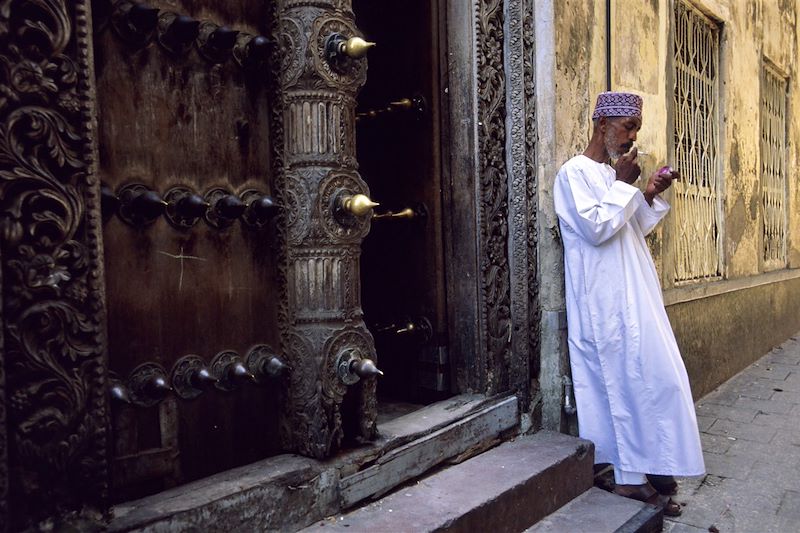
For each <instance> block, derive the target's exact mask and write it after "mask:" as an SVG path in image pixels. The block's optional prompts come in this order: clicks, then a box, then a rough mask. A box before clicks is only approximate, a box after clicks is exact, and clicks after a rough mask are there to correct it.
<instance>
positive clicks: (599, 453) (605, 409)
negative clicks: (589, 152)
mask: <svg viewBox="0 0 800 533" xmlns="http://www.w3.org/2000/svg"><path fill="white" fill-rule="evenodd" d="M554 195H555V206H556V213H557V214H558V217H559V219H560V226H561V236H562V239H563V243H564V263H565V265H564V268H565V277H566V296H567V324H568V327H569V351H570V364H571V367H572V380H573V383H574V386H575V402H576V404H577V407H578V426H579V430H580V436H581V437H583V438H585V439H589V440H591V441H593V442H594V444H595V462H597V463H612V464H613V465H614V466H616V467H617V468H620V469H622V470H625V471H627V472H639V473H646V474H661V475H676V476H695V475H701V474H703V473H704V472H705V466H704V463H703V452H702V449H701V447H700V435H699V432H698V429H697V420H696V418H695V412H694V404H693V402H692V394H691V391H690V389H689V379H688V377H687V375H686V368H685V367H684V365H683V360H682V359H681V354H680V352H679V350H678V345H677V344H676V342H675V336H674V334H673V332H672V327H671V326H670V324H669V319H668V317H667V313H666V311H665V309H664V301H663V297H662V294H661V285H660V283H659V281H658V275H657V274H656V269H655V265H654V264H653V259H652V257H651V256H650V250H649V249H648V248H647V243H646V242H645V240H644V237H645V235H647V234H648V233H649V232H650V231H651V230H652V229H653V228H654V227H655V226H656V224H657V223H658V222H659V221H660V220H661V219H662V218H663V217H664V215H665V214H666V213H667V211H668V210H669V205H668V204H667V203H666V202H665V201H664V200H663V199H661V198H659V197H656V198H655V200H654V201H653V205H652V207H651V206H650V205H648V204H647V201H646V200H645V198H644V195H643V194H642V192H641V191H640V190H639V189H638V188H637V187H634V186H632V185H628V184H627V183H624V182H622V181H617V180H616V175H615V171H614V169H613V168H611V167H610V166H609V165H607V164H603V163H597V162H596V161H594V160H592V159H590V158H588V157H586V156H584V155H579V156H576V157H574V158H572V159H570V160H569V161H567V162H566V163H565V164H564V166H562V167H561V170H559V172H558V175H557V176H556V181H555V186H554Z"/></svg>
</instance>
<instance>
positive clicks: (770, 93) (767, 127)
mask: <svg viewBox="0 0 800 533" xmlns="http://www.w3.org/2000/svg"><path fill="white" fill-rule="evenodd" d="M786 86H787V84H786V78H784V77H783V76H781V75H780V74H778V72H776V71H775V70H774V69H773V68H771V67H770V66H769V65H767V64H766V63H764V66H763V67H762V70H761V191H762V198H761V200H762V213H763V214H762V221H763V224H764V230H763V237H764V266H765V267H766V268H769V269H773V268H781V267H785V266H786Z"/></svg>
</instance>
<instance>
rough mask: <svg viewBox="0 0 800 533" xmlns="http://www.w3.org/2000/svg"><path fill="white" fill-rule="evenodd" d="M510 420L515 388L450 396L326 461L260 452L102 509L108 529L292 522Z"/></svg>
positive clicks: (385, 485) (343, 503)
mask: <svg viewBox="0 0 800 533" xmlns="http://www.w3.org/2000/svg"><path fill="white" fill-rule="evenodd" d="M518 428H519V412H518V405H517V398H516V396H513V395H511V396H503V397H492V398H487V397H486V396H485V395H480V394H466V395H460V396H455V397H453V398H449V399H447V400H443V401H441V402H437V403H435V404H431V405H428V406H426V407H423V408H422V409H419V410H418V411H414V412H412V413H409V414H407V415H403V416H400V417H398V418H395V419H393V420H390V421H388V422H386V423H384V424H380V425H379V426H378V429H379V432H380V437H379V438H378V439H377V440H376V441H374V442H371V443H369V444H368V445H365V446H362V447H359V448H356V449H352V450H347V451H345V452H343V453H340V454H339V455H337V456H336V457H333V458H331V459H329V460H326V461H317V460H314V459H310V458H307V457H301V456H299V455H294V454H284V455H278V456H275V457H270V458H268V459H264V460H262V461H258V462H256V463H252V464H250V465H246V466H242V467H238V468H234V469H232V470H228V471H226V472H221V473H219V474H215V475H213V476H210V477H208V478H205V479H201V480H198V481H194V482H191V483H187V484H185V485H181V486H180V487H176V488H173V489H169V490H166V491H164V492H161V493H158V494H154V495H152V496H148V497H146V498H142V499H140V500H136V501H131V502H125V503H122V504H119V505H116V506H115V507H114V508H113V509H112V519H111V521H110V523H109V525H108V530H109V531H131V530H146V531H183V530H186V529H195V530H199V531H209V532H211V531H235V530H237V528H238V527H243V528H246V529H248V530H262V531H271V530H272V531H294V530H297V529H300V528H302V527H305V526H307V525H309V524H311V523H313V522H315V521H317V520H320V519H323V518H325V517H326V516H331V515H333V514H336V513H338V512H339V511H341V510H343V509H346V508H348V507H352V506H353V505H355V504H357V503H358V502H360V501H362V500H364V499H367V498H374V497H377V496H379V495H381V494H384V493H386V492H388V491H389V490H391V489H392V488H394V487H396V486H398V485H400V484H401V483H404V482H406V481H409V480H411V479H413V478H415V477H419V476H420V475H422V474H424V473H425V472H427V471H428V470H430V469H431V468H433V467H435V466H437V465H440V464H442V463H444V462H447V461H450V462H458V461H460V460H463V459H464V458H466V457H469V456H470V455H474V454H476V453H480V451H482V450H484V449H486V448H488V447H490V446H492V445H494V444H496V443H499V442H500V441H501V440H502V438H504V437H506V436H508V435H509V434H513V433H515V432H516V431H517V430H518Z"/></svg>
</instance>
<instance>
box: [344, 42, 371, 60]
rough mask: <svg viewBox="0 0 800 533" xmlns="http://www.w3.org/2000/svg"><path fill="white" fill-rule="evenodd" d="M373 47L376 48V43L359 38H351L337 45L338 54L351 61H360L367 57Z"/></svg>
mask: <svg viewBox="0 0 800 533" xmlns="http://www.w3.org/2000/svg"><path fill="white" fill-rule="evenodd" d="M373 46H376V43H372V42H369V41H365V40H364V39H362V38H361V37H351V38H349V39H347V40H346V41H344V42H342V43H341V44H339V53H340V54H344V55H346V56H348V57H352V58H353V59H360V58H362V57H364V56H365V55H367V52H369V49H370V48H372V47H373Z"/></svg>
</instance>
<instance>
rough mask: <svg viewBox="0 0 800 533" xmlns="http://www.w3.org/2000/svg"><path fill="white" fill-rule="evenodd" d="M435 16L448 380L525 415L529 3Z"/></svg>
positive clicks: (535, 299) (531, 120) (535, 314)
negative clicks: (441, 35)
mask: <svg viewBox="0 0 800 533" xmlns="http://www.w3.org/2000/svg"><path fill="white" fill-rule="evenodd" d="M446 16H447V30H448V43H447V47H448V49H447V51H446V52H447V58H448V59H449V64H448V68H447V70H448V73H449V79H448V80H446V82H445V83H443V86H445V87H448V94H449V114H450V120H449V130H450V136H449V138H446V139H445V140H444V141H443V145H444V146H445V147H448V149H449V151H450V160H449V169H446V172H445V174H446V175H448V174H449V184H450V187H449V195H447V196H446V198H445V207H446V210H447V211H449V212H450V213H451V216H450V218H449V220H448V221H447V225H448V231H447V233H448V235H449V242H448V254H447V255H448V257H450V258H451V259H450V262H449V263H448V269H447V274H448V276H447V277H448V280H449V281H448V294H449V298H448V303H449V309H448V315H449V316H450V317H451V318H450V321H451V323H450V350H451V356H452V359H453V361H454V367H455V376H454V382H455V383H457V387H458V390H459V392H470V391H478V392H486V393H488V394H496V393H500V392H505V391H513V392H515V393H516V394H517V395H518V396H519V397H520V400H521V401H522V406H523V407H522V410H523V411H527V410H528V408H527V403H528V401H530V400H531V399H532V398H533V397H534V396H535V395H536V393H537V391H536V390H533V389H535V388H536V379H537V377H538V365H539V330H540V328H539V322H540V310H539V296H538V274H537V272H538V263H537V246H536V243H537V213H538V205H537V202H538V199H537V181H536V127H535V126H536V115H535V109H536V106H535V85H534V83H535V71H534V64H535V63H534V61H535V55H534V12H533V1H532V0H478V1H476V2H468V3H467V2H459V1H458V0H449V1H448V2H447V13H446ZM465 124H468V125H469V126H468V127H465ZM465 154H466V155H465ZM476 325H477V327H476ZM532 382H533V385H532Z"/></svg>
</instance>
